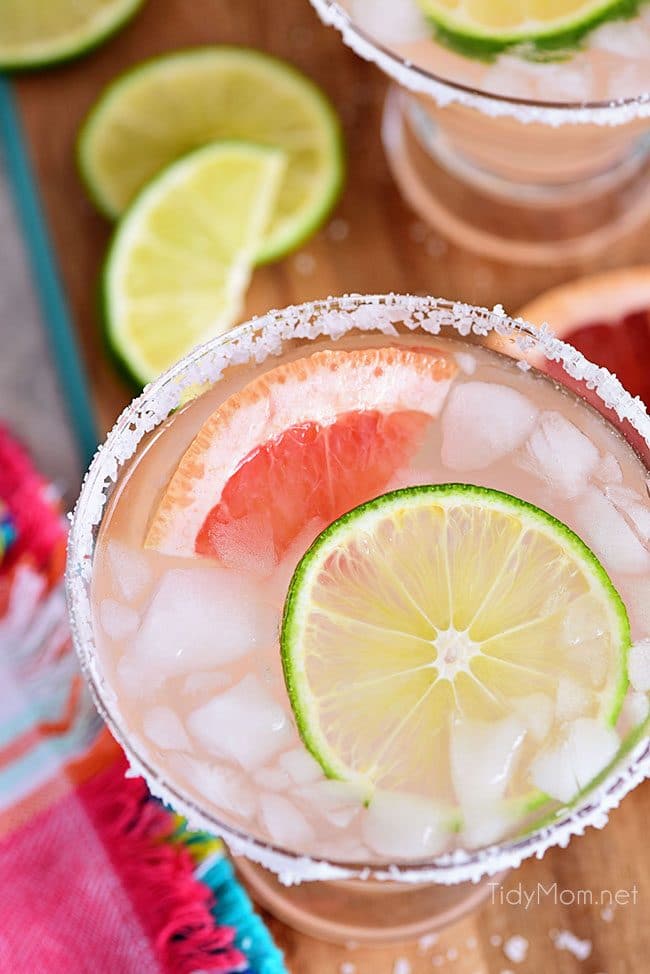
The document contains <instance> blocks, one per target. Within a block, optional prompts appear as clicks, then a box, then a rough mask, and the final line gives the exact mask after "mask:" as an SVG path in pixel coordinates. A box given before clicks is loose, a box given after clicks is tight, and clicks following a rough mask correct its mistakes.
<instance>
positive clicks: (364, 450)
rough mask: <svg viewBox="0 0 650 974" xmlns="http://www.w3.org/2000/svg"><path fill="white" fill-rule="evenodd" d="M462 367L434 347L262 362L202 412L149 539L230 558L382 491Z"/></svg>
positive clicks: (262, 550) (284, 540)
mask: <svg viewBox="0 0 650 974" xmlns="http://www.w3.org/2000/svg"><path fill="white" fill-rule="evenodd" d="M456 371H457V367H456V365H455V363H454V361H453V360H452V358H451V357H449V356H447V355H445V354H443V353H441V352H439V351H437V350H433V349H432V350H430V351H428V350H425V349H409V348H405V347H385V348H381V349H375V348H372V349H358V350H356V351H342V350H341V351H339V350H336V351H321V352H316V353H314V354H313V355H310V356H308V357H306V358H302V359H298V360H296V361H293V362H289V363H287V364H285V365H281V366H279V367H278V368H275V369H272V370H270V371H269V372H266V373H265V374H264V375H262V376H260V377H259V378H257V379H255V380H253V381H252V382H251V383H250V384H249V385H247V386H246V387H245V388H244V389H243V390H242V391H241V392H238V393H236V394H234V395H233V396H231V397H230V398H229V399H227V400H226V401H225V402H224V403H223V404H222V405H221V406H220V407H219V408H218V409H217V410H216V411H215V412H214V413H213V414H212V415H211V416H210V417H209V419H208V420H207V421H206V422H205V423H204V425H203V427H202V428H201V429H200V431H199V433H198V435H197V436H196V438H195V439H194V441H193V442H192V444H191V445H190V447H189V449H188V450H187V452H186V453H185V455H184V456H183V458H182V459H181V462H180V464H179V466H178V468H177V470H176V472H175V473H174V475H173V476H172V479H171V481H170V482H169V484H168V486H167V489H166V491H165V493H164V495H163V497H162V499H161V501H160V503H159V505H158V508H157V510H156V512H155V515H154V518H153V521H152V523H151V526H150V528H149V532H148V535H147V539H146V544H147V546H148V547H151V548H155V549H157V550H158V551H161V552H164V553H166V554H174V555H181V556H186V557H190V556H195V555H197V554H198V555H202V556H205V557H209V558H216V559H218V560H220V561H224V562H226V563H227V562H228V561H229V555H230V552H231V550H232V547H233V544H234V543H235V544H239V545H244V546H246V547H247V548H248V549H249V550H250V551H252V552H253V553H254V554H259V555H260V557H262V555H264V556H267V555H270V557H271V559H272V560H273V561H274V562H277V560H278V559H280V558H282V556H283V554H284V553H285V552H286V551H287V550H288V548H289V547H290V546H291V545H292V543H293V542H294V541H295V540H296V539H297V538H298V536H299V535H301V533H302V532H304V531H305V528H306V527H308V526H309V525H310V524H311V525H313V526H314V531H313V536H314V537H315V535H316V534H317V533H318V531H320V530H322V528H323V527H325V526H326V525H327V524H330V523H331V522H332V521H334V520H335V519H336V518H337V517H340V516H341V514H344V513H345V512H346V511H349V510H351V509H352V508H353V507H356V506H357V505H359V504H361V503H363V502H364V501H367V500H370V499H371V498H373V497H375V496H376V495H377V494H379V493H381V492H382V490H383V489H385V487H386V486H387V485H388V483H389V482H390V480H391V478H392V477H393V475H394V474H395V472H396V471H397V470H399V469H400V468H402V467H403V466H404V465H405V464H406V463H407V462H408V460H409V458H410V457H412V456H413V455H414V453H415V452H416V451H417V449H418V447H419V446H420V444H421V442H422V439H423V437H424V435H425V432H426V429H427V426H428V424H429V422H430V421H431V419H432V417H435V416H437V415H438V414H439V412H440V410H441V409H442V406H443V403H444V401H445V398H446V396H447V393H448V391H449V387H450V385H451V382H452V381H453V378H454V375H455V373H456Z"/></svg>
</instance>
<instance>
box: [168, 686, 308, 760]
mask: <svg viewBox="0 0 650 974" xmlns="http://www.w3.org/2000/svg"><path fill="white" fill-rule="evenodd" d="M187 726H188V729H189V731H190V733H191V734H192V735H193V736H194V737H195V738H196V739H197V741H199V742H200V744H201V745H202V746H203V747H204V748H205V749H206V750H207V751H210V752H211V753H213V754H218V755H223V756H224V757H226V758H229V759H232V760H234V761H236V762H237V763H238V764H241V765H242V767H244V768H248V769H255V768H259V767H261V765H263V764H265V763H266V762H267V761H268V760H269V759H270V758H272V757H273V755H274V754H277V752H278V751H281V750H283V749H284V748H286V747H287V746H288V745H289V744H290V743H291V741H292V736H293V732H292V727H291V723H290V721H289V718H288V717H287V714H286V713H285V711H284V710H283V708H282V706H281V705H280V704H279V703H278V702H277V700H275V698H274V697H273V696H272V695H271V694H270V693H269V691H268V690H267V689H266V687H264V686H263V685H262V683H261V682H260V681H259V679H258V678H257V677H256V676H255V675H254V674H252V673H249V674H248V676H245V677H244V678H243V680H241V681H240V682H239V683H237V684H235V686H234V687H231V688H230V689H229V690H226V691H225V693H221V694H219V696H217V697H215V698H214V700H211V701H210V702H209V703H206V704H205V705H204V706H202V707H199V708H198V709H197V710H195V711H193V713H192V714H191V715H190V717H189V718H188V721H187Z"/></svg>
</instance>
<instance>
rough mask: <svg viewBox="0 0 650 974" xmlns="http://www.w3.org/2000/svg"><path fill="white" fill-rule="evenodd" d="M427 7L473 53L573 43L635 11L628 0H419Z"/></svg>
mask: <svg viewBox="0 0 650 974" xmlns="http://www.w3.org/2000/svg"><path fill="white" fill-rule="evenodd" d="M418 3H419V4H420V7H421V9H422V11H423V13H424V14H425V15H426V16H427V17H428V18H429V19H430V20H431V21H432V22H433V24H434V26H435V27H436V28H438V30H439V31H441V32H442V35H443V40H444V37H445V35H447V37H448V39H449V40H451V41H452V43H453V41H454V40H456V41H458V42H459V43H460V44H461V46H462V47H463V49H464V50H466V52H467V53H468V54H471V53H472V44H474V45H476V50H475V53H476V54H478V55H480V54H481V53H482V52H483V53H487V52H489V51H490V50H493V51H498V50H499V49H503V48H506V47H509V46H511V45H513V44H520V43H524V42H528V41H530V42H532V43H533V44H535V45H537V46H541V47H543V46H544V45H545V44H547V45H552V46H560V45H561V46H564V47H567V48H568V47H571V46H572V45H575V44H576V43H577V42H578V41H579V40H580V38H581V37H582V36H583V35H584V34H585V33H586V32H587V31H589V30H591V29H592V28H593V27H595V26H596V25H597V24H599V23H601V22H602V21H604V20H609V19H612V18H614V17H617V16H626V15H629V12H630V4H629V0H563V2H561V3H558V0H531V2H528V3H522V2H521V0H499V2H498V3H495V2H494V0H418Z"/></svg>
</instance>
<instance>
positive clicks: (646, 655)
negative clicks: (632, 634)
mask: <svg viewBox="0 0 650 974" xmlns="http://www.w3.org/2000/svg"><path fill="white" fill-rule="evenodd" d="M627 673H628V676H629V678H630V683H631V684H632V687H633V688H634V689H635V690H637V691H638V692H639V693H648V692H649V691H650V639H642V640H641V641H640V642H638V643H635V644H634V646H632V648H631V649H630V652H629V655H628V658H627Z"/></svg>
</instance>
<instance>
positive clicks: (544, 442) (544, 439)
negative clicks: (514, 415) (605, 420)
mask: <svg viewBox="0 0 650 974" xmlns="http://www.w3.org/2000/svg"><path fill="white" fill-rule="evenodd" d="M599 461H600V454H599V452H598V450H597V449H596V447H595V446H594V444H593V443H592V442H591V440H590V439H589V438H588V437H586V436H585V434H584V433H582V432H581V431H580V430H579V429H578V427H577V426H574V425H573V423H570V422H569V421H568V419H565V418H564V416H562V414H561V413H556V412H552V411H550V410H547V411H545V412H543V413H541V415H540V417H539V420H538V422H537V425H536V426H535V428H534V430H533V432H532V433H531V435H530V437H529V439H528V440H527V442H526V445H525V447H524V450H523V451H522V454H521V456H520V457H519V458H518V462H519V463H520V464H521V465H522V466H524V467H525V468H526V469H529V470H531V471H532V472H533V473H534V474H535V475H536V476H537V477H540V478H542V479H543V480H544V481H545V482H546V483H547V484H548V485H549V486H550V487H552V488H553V490H554V491H557V493H559V494H560V495H561V496H563V497H567V498H571V497H576V496H577V495H578V494H580V493H582V491H583V490H584V489H585V488H586V487H587V486H588V483H589V478H590V477H591V475H592V474H593V472H594V471H595V470H596V468H597V466H598V463H599Z"/></svg>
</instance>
